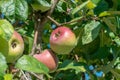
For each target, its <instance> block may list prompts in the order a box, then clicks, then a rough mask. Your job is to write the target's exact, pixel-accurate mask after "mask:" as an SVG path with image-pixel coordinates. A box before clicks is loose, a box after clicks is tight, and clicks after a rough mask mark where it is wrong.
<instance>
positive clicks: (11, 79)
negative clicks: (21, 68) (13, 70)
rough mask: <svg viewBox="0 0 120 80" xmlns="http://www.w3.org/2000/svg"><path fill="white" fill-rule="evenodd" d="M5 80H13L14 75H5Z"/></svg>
mask: <svg viewBox="0 0 120 80" xmlns="http://www.w3.org/2000/svg"><path fill="white" fill-rule="evenodd" d="M4 80H13V75H12V74H5V75H4Z"/></svg>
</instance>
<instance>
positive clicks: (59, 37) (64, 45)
mask: <svg viewBox="0 0 120 80" xmlns="http://www.w3.org/2000/svg"><path fill="white" fill-rule="evenodd" d="M76 42H77V38H76V35H75V34H74V33H73V32H72V30H71V29H70V28H68V27H66V26H60V27H58V28H56V29H55V30H53V32H52V33H51V35H50V47H51V49H52V50H53V51H54V52H55V53H58V54H69V53H70V52H71V51H72V49H73V48H74V47H75V45H76Z"/></svg>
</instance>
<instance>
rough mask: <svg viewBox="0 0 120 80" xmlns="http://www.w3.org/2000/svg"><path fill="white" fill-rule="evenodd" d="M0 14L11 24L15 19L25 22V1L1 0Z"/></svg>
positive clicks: (26, 12)
mask: <svg viewBox="0 0 120 80" xmlns="http://www.w3.org/2000/svg"><path fill="white" fill-rule="evenodd" d="M0 12H1V13H3V14H4V15H5V17H6V18H7V19H8V20H10V21H11V22H14V21H15V18H17V19H20V20H26V19H27V17H28V5H27V2H26V1H25V0H1V1H0Z"/></svg>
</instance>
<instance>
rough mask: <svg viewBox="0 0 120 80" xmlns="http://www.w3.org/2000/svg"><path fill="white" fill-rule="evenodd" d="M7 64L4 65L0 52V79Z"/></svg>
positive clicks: (4, 61)
mask: <svg viewBox="0 0 120 80" xmlns="http://www.w3.org/2000/svg"><path fill="white" fill-rule="evenodd" d="M7 67H8V66H7V63H6V59H5V57H4V56H3V55H2V53H1V52H0V79H1V78H2V77H3V75H4V74H5V71H6V69H7Z"/></svg>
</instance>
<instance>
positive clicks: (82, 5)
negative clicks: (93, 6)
mask: <svg viewBox="0 0 120 80" xmlns="http://www.w3.org/2000/svg"><path fill="white" fill-rule="evenodd" d="M89 2H90V0H88V1H86V2H84V3H82V4H81V5H79V6H77V7H76V8H74V9H73V10H72V12H71V13H72V15H74V14H75V13H77V12H78V11H80V10H81V9H82V8H84V7H85V6H86V5H87V4H88V3H89Z"/></svg>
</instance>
